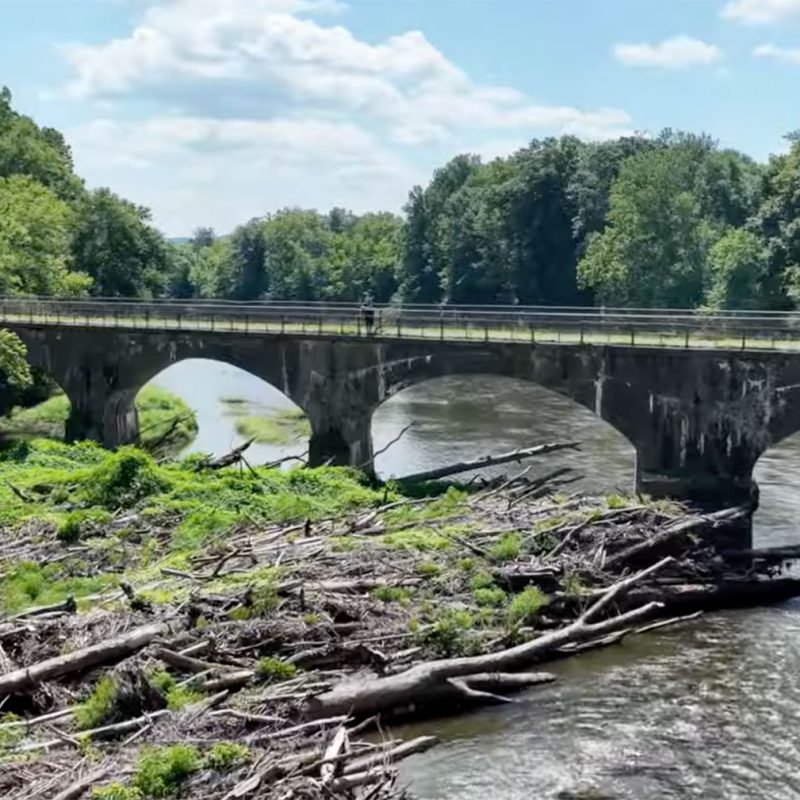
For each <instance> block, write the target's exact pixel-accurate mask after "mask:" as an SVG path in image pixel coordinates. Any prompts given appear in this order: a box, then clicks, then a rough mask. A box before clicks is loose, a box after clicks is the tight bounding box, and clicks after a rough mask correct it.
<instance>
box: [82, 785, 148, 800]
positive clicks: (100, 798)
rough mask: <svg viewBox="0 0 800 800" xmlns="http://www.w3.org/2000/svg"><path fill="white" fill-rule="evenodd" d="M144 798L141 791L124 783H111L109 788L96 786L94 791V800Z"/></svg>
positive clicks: (136, 799)
mask: <svg viewBox="0 0 800 800" xmlns="http://www.w3.org/2000/svg"><path fill="white" fill-rule="evenodd" d="M142 798H143V795H142V793H141V791H140V790H139V789H137V788H136V787H134V786H125V785H124V784H122V783H109V784H108V785H107V786H95V788H94V789H92V800H142Z"/></svg>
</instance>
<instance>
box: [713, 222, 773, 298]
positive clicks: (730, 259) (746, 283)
mask: <svg viewBox="0 0 800 800" xmlns="http://www.w3.org/2000/svg"><path fill="white" fill-rule="evenodd" d="M708 266H709V276H708V277H709V285H708V289H707V290H706V296H705V305H706V306H707V307H708V308H711V309H715V310H720V309H725V308H728V309H736V308H757V307H758V305H759V302H760V300H761V297H760V293H761V282H762V280H763V278H764V275H765V272H766V253H765V250H764V244H763V242H762V241H761V240H760V239H759V237H758V236H756V235H755V234H754V233H751V232H750V231H747V230H744V229H742V228H731V229H730V230H729V231H728V232H727V233H725V234H724V235H723V236H722V238H721V239H719V240H718V241H717V242H716V243H715V244H714V245H713V247H712V248H711V250H710V251H709V254H708Z"/></svg>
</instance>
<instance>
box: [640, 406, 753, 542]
mask: <svg viewBox="0 0 800 800" xmlns="http://www.w3.org/2000/svg"><path fill="white" fill-rule="evenodd" d="M675 417H676V418H674V419H671V418H670V417H666V418H662V420H661V422H662V425H661V426H660V428H659V430H658V431H657V433H658V436H657V437H651V436H648V437H646V438H645V439H644V440H642V441H639V442H636V443H635V444H636V491H637V492H639V493H640V494H646V495H649V496H650V497H654V498H665V499H674V500H682V501H687V502H689V503H691V504H692V505H693V506H694V507H696V508H698V509H699V510H700V511H709V512H711V511H718V510H719V509H721V508H728V507H732V506H738V505H744V504H751V505H752V510H753V512H755V510H756V509H757V508H758V497H759V491H758V484H757V483H756V481H755V480H754V479H753V469H754V467H755V463H756V461H757V460H758V457H759V456H760V455H761V449H760V448H759V447H758V446H757V445H756V444H754V443H753V442H752V441H749V440H747V438H746V437H739V438H737V439H736V440H735V441H734V440H733V439H732V438H731V437H730V436H729V435H719V436H709V435H708V434H707V433H699V434H698V435H696V436H695V435H693V433H694V432H695V431H696V430H697V429H696V428H695V427H694V426H692V425H691V424H690V423H689V422H687V419H688V418H687V415H685V414H676V415H675ZM670 423H671V424H670ZM672 425H675V426H677V428H678V429H679V430H680V431H681V432H682V435H681V436H679V437H678V438H677V439H676V438H675V437H673V435H672V429H671V428H672ZM714 544H715V546H716V547H717V548H718V549H720V550H726V549H738V548H742V549H748V548H750V547H752V514H750V515H748V516H747V517H745V518H743V519H742V520H740V521H739V522H737V523H735V524H733V525H729V526H726V527H725V529H724V532H723V531H720V532H719V533H717V534H715V540H714Z"/></svg>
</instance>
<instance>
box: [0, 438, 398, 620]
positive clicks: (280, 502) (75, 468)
mask: <svg viewBox="0 0 800 800" xmlns="http://www.w3.org/2000/svg"><path fill="white" fill-rule="evenodd" d="M9 483H11V484H13V486H14V487H15V488H16V489H18V490H19V491H20V492H21V493H22V495H23V496H24V497H25V498H27V499H26V500H23V499H22V498H21V497H20V496H18V495H17V494H16V493H15V492H13V491H12V489H11V488H10V486H9ZM397 497H398V496H397V495H396V494H395V493H393V492H389V494H388V497H387V500H388V501H389V502H391V501H392V500H395V499H397ZM382 502H384V493H383V491H379V490H376V489H373V488H370V487H369V486H368V485H366V484H365V482H364V480H363V478H362V476H361V475H360V474H359V473H357V472H356V471H354V470H351V469H347V468H341V467H321V468H318V469H290V470H285V471H282V470H278V469H273V470H268V469H265V468H258V469H256V470H255V471H254V472H253V473H251V472H249V471H245V472H239V471H238V470H233V469H231V470H210V471H208V470H205V471H198V470H197V469H196V466H195V464H194V463H193V462H192V461H191V459H187V460H186V461H184V462H165V463H156V462H155V461H154V460H153V459H152V458H151V457H150V456H149V455H147V454H146V453H145V452H143V451H141V450H137V449H136V448H131V447H127V448H121V449H120V450H118V451H117V452H115V453H109V452H108V451H106V450H104V449H103V448H101V447H100V446H99V445H96V444H94V443H91V442H82V443H78V444H72V445H67V444H63V443H61V442H53V441H49V440H45V439H41V440H32V441H29V440H23V441H19V442H16V443H14V444H12V445H11V446H10V447H7V448H6V449H5V450H3V451H0V526H3V527H4V528H6V529H11V528H13V527H15V526H18V525H20V524H22V523H25V522H26V521H29V520H35V521H36V525H37V530H39V531H41V534H40V535H41V536H43V537H48V536H52V537H53V539H59V538H60V539H62V545H63V546H65V547H66V546H68V545H69V544H71V543H73V542H74V541H75V538H76V537H78V538H79V539H80V541H81V544H82V545H84V546H86V547H88V548H90V549H91V550H92V551H93V552H94V553H102V555H103V557H104V559H105V560H106V563H110V562H112V561H113V563H114V564H116V565H117V568H116V573H115V572H114V571H110V572H98V571H97V570H96V569H95V568H93V567H90V566H89V565H88V564H87V563H85V562H82V561H80V560H79V559H78V558H77V557H76V558H72V557H68V558H64V559H62V560H55V561H53V562H51V563H47V564H44V565H37V564H34V563H30V562H25V561H16V562H14V561H10V562H7V563H5V564H4V568H3V573H2V578H0V611H2V612H3V613H6V614H13V613H17V612H20V611H23V610H25V609H26V608H29V607H32V606H39V605H49V604H52V603H59V602H63V601H64V600H66V599H67V598H68V597H69V596H73V597H75V598H76V599H77V600H78V601H79V602H80V599H81V598H83V597H87V596H89V595H96V594H103V593H107V592H110V591H113V590H115V589H116V588H117V587H118V584H119V580H120V579H121V578H122V577H125V578H126V579H128V580H130V581H131V582H132V583H134V584H137V583H138V584H141V583H145V582H147V581H148V580H151V581H152V580H156V579H157V578H158V577H160V568H161V567H162V566H172V567H174V568H178V569H180V568H185V566H186V563H187V559H188V557H189V556H190V555H191V554H192V553H194V552H195V551H196V550H197V549H198V548H203V547H208V546H211V545H213V544H214V543H215V542H218V541H220V540H221V539H222V538H223V537H224V536H225V535H226V534H227V532H228V531H230V530H231V529H233V528H234V527H235V526H236V525H237V524H240V523H244V524H258V523H262V522H293V521H298V520H305V519H310V520H311V521H312V522H313V521H315V520H320V519H324V518H327V517H331V516H338V515H340V514H343V513H346V512H349V511H354V510H356V509H361V508H369V507H372V506H376V505H380V504H381V503H382ZM121 509H130V510H132V511H133V512H135V513H136V515H137V516H138V518H139V519H140V523H138V524H139V526H141V524H144V526H145V527H151V528H152V527H158V526H159V525H165V526H167V527H168V529H169V530H171V531H172V535H171V538H170V539H169V540H168V541H166V542H165V541H163V540H161V539H159V540H158V541H155V540H148V538H147V537H145V538H144V539H142V538H141V536H140V535H137V534H135V532H134V534H133V535H131V534H129V533H128V532H126V530H124V529H122V530H119V531H117V532H115V533H114V534H113V535H111V536H109V535H107V534H106V535H104V536H101V535H100V534H102V533H103V528H102V522H104V521H108V519H109V518H110V515H112V514H114V513H118V512H119V510H121ZM263 573H264V574H261V573H260V572H257V573H256V574H248V575H237V576H231V578H230V579H226V580H230V581H231V582H235V581H236V580H237V579H238V582H239V584H240V585H241V586H242V587H249V586H252V587H253V591H252V592H251V608H250V609H249V611H250V613H252V614H256V615H259V614H264V613H268V612H269V610H270V609H271V608H273V607H274V603H275V592H274V584H275V580H276V572H275V571H274V570H266V571H263ZM211 588H212V589H213V586H212V587H211ZM159 591H162V589H161V588H160V589H159Z"/></svg>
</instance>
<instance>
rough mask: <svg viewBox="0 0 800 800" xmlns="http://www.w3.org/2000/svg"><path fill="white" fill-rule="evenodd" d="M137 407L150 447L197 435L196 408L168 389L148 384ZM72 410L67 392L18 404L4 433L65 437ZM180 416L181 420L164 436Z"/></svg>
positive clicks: (0, 421)
mask: <svg viewBox="0 0 800 800" xmlns="http://www.w3.org/2000/svg"><path fill="white" fill-rule="evenodd" d="M136 408H137V411H138V413H139V432H140V437H141V444H142V446H143V447H144V448H146V449H148V448H153V447H156V446H158V447H159V449H160V450H165V451H177V450H180V449H182V448H183V447H184V446H186V445H187V444H189V443H190V442H191V441H192V440H193V439H194V437H195V436H196V435H197V420H196V419H195V416H194V413H193V412H192V410H191V409H190V408H189V406H188V405H187V404H186V403H185V402H184V401H183V400H181V398H180V397H178V396H176V395H174V394H172V393H171V392H168V391H166V390H165V389H161V388H159V387H157V386H145V388H144V389H142V391H141V392H139V394H138V396H137V397H136ZM69 410H70V404H69V399H68V398H67V396H66V395H65V394H63V393H59V394H56V395H53V397H51V398H49V399H48V400H45V401H44V402H43V403H39V404H38V405H35V406H32V407H30V408H15V409H13V410H12V411H11V413H10V414H9V415H8V416H6V417H2V418H0V434H5V435H7V436H31V437H44V438H48V439H58V440H60V439H63V438H64V426H65V423H66V421H67V417H68V416H69ZM176 418H177V419H179V420H180V421H179V422H178V424H177V426H176V427H175V429H174V430H173V431H172V432H171V433H170V434H169V436H167V438H166V439H164V436H165V435H166V434H167V432H168V431H169V430H170V426H171V425H172V423H173V421H174V420H175V419H176ZM162 439H164V440H163V442H162Z"/></svg>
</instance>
